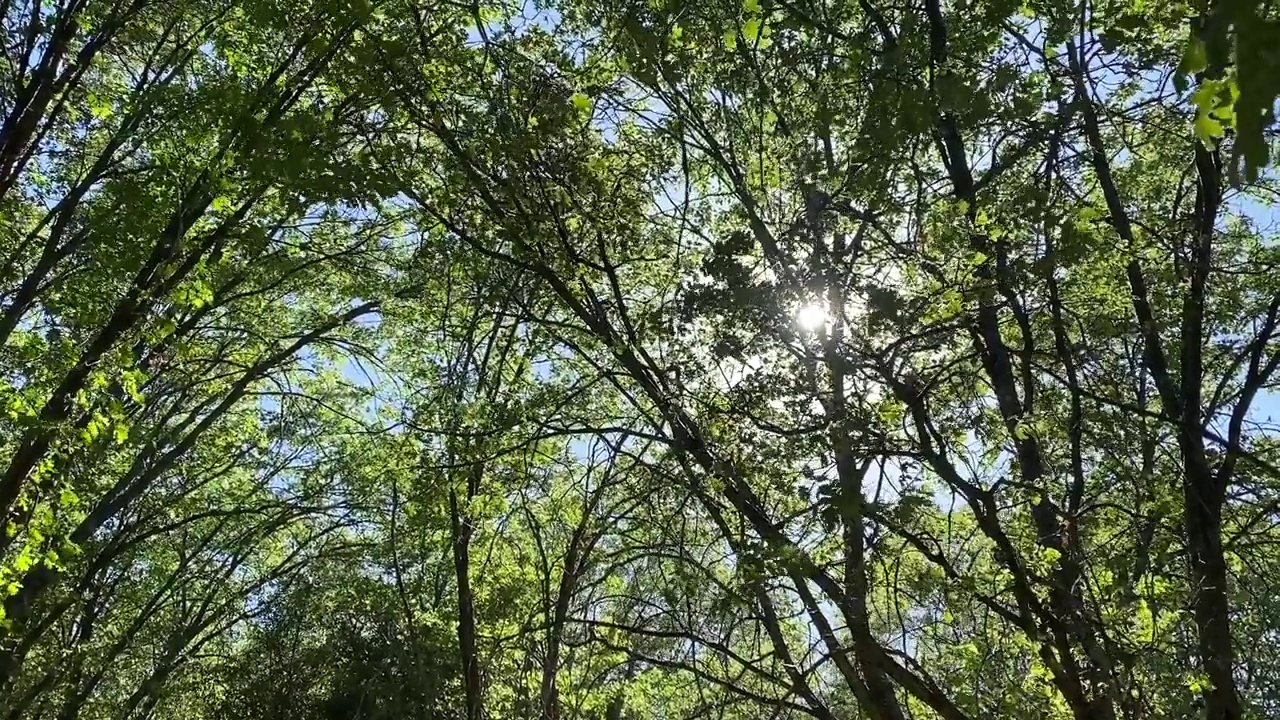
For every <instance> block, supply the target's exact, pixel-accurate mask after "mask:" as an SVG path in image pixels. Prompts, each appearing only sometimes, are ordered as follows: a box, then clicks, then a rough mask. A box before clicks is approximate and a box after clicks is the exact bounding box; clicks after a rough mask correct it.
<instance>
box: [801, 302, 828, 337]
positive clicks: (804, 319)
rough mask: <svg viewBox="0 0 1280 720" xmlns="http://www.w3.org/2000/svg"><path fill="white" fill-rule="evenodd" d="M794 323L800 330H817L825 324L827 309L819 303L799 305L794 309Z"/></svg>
mask: <svg viewBox="0 0 1280 720" xmlns="http://www.w3.org/2000/svg"><path fill="white" fill-rule="evenodd" d="M796 324H797V325H799V326H800V329H801V330H805V331H807V332H817V331H819V330H821V329H822V327H823V326H824V325H826V324H827V310H826V308H824V307H822V306H821V305H814V304H812V303H810V304H808V305H801V306H800V308H799V309H798V310H796Z"/></svg>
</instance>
